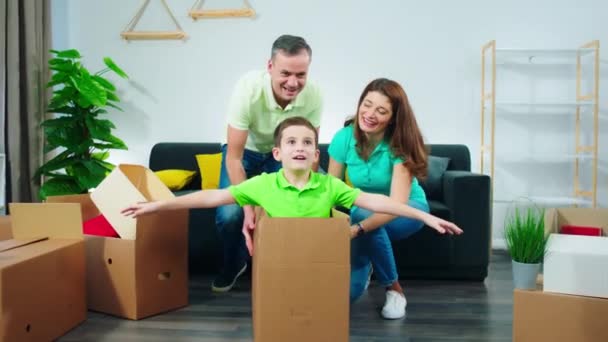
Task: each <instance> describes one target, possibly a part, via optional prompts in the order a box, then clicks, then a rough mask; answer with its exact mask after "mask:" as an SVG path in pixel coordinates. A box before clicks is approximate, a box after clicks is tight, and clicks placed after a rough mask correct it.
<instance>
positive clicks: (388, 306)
mask: <svg viewBox="0 0 608 342" xmlns="http://www.w3.org/2000/svg"><path fill="white" fill-rule="evenodd" d="M406 306H407V300H406V299H405V296H404V295H402V294H401V293H399V292H397V291H394V290H388V291H386V301H385V302H384V307H383V308H382V317H384V318H386V319H398V318H403V317H405V307H406Z"/></svg>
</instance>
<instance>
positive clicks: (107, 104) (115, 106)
mask: <svg viewBox="0 0 608 342" xmlns="http://www.w3.org/2000/svg"><path fill="white" fill-rule="evenodd" d="M106 106H108V107H112V108H116V109H118V110H119V111H121V112H122V111H123V110H122V108H120V107H118V106H117V105H115V104H114V103H112V102H109V101H108V102H107V103H106Z"/></svg>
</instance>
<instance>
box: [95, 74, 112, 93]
mask: <svg viewBox="0 0 608 342" xmlns="http://www.w3.org/2000/svg"><path fill="white" fill-rule="evenodd" d="M91 77H93V79H94V80H95V81H97V83H99V84H101V86H102V87H104V88H105V89H106V90H109V91H115V90H116V87H115V86H114V85H113V84H112V83H111V82H110V81H108V80H106V79H105V78H103V77H101V76H99V75H93V76H91Z"/></svg>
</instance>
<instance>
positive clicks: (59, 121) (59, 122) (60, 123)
mask: <svg viewBox="0 0 608 342" xmlns="http://www.w3.org/2000/svg"><path fill="white" fill-rule="evenodd" d="M74 120H75V119H74V118H73V117H71V116H63V117H60V118H56V119H49V120H46V121H43V122H42V123H41V124H40V125H41V126H42V127H64V126H66V125H71V124H73V123H74Z"/></svg>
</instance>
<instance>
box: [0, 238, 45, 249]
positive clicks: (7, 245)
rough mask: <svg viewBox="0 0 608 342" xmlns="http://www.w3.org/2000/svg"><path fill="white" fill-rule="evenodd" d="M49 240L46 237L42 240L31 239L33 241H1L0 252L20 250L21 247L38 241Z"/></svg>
mask: <svg viewBox="0 0 608 342" xmlns="http://www.w3.org/2000/svg"><path fill="white" fill-rule="evenodd" d="M43 240H48V238H46V237H41V238H31V239H22V240H15V239H10V240H4V241H0V252H4V251H8V250H11V249H15V248H19V247H21V246H25V245H29V244H32V243H35V242H38V241H43Z"/></svg>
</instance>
